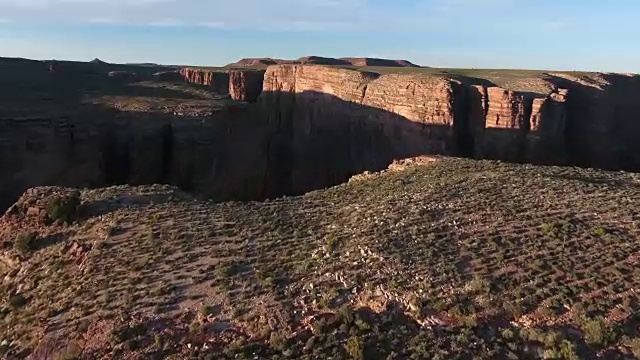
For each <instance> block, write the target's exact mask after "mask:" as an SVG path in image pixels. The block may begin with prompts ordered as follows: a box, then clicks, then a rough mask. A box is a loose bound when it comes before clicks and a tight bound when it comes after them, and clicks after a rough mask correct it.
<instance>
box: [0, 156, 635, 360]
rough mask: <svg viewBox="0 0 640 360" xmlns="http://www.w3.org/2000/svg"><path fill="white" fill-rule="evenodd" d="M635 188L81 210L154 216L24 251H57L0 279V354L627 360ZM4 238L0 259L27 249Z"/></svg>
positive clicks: (334, 194) (537, 174)
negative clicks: (45, 342)
mask: <svg viewBox="0 0 640 360" xmlns="http://www.w3.org/2000/svg"><path fill="white" fill-rule="evenodd" d="M635 176H636V175H634V174H625V173H620V172H617V173H608V172H602V171H595V170H588V169H574V168H560V167H535V166H529V165H509V164H503V163H496V162H489V161H469V160H459V159H450V160H442V161H440V162H438V163H435V164H432V165H429V166H427V167H423V168H416V169H411V170H407V171H404V172H399V173H388V174H385V175H381V176H379V177H373V178H370V179H366V180H362V181H358V182H353V183H350V184H347V185H342V186H338V187H334V188H330V189H326V190H322V191H316V192H313V193H310V194H307V195H304V196H299V197H288V198H282V199H278V200H273V201H269V202H265V203H258V202H248V203H210V202H204V201H198V200H193V201H182V200H180V197H179V196H177V195H176V196H172V194H174V193H175V192H176V191H177V190H175V189H174V188H171V187H168V186H161V185H155V186H145V187H126V186H125V187H111V188H103V189H93V190H83V192H82V194H81V198H82V199H83V201H86V202H100V201H112V200H111V199H119V198H121V197H125V196H126V197H129V198H130V197H131V196H132V194H134V193H135V194H137V195H139V196H145V197H149V198H153V203H149V204H147V205H145V206H139V207H131V206H130V207H124V206H123V207H121V208H114V209H113V210H112V212H109V213H106V214H100V215H99V216H91V215H90V214H89V215H88V216H86V217H85V214H84V213H83V216H82V219H83V221H82V223H81V224H80V223H78V222H77V221H76V222H73V221H72V222H71V223H70V224H69V225H68V226H57V225H53V224H52V225H51V226H50V227H41V228H39V229H38V235H37V238H38V240H37V241H36V240H25V241H24V243H25V244H32V243H34V242H36V243H37V242H39V241H40V239H47V237H48V236H50V235H52V232H55V234H57V233H58V232H61V233H63V235H64V236H65V237H64V238H65V239H67V238H68V240H65V241H64V242H59V243H56V242H51V244H49V245H47V246H43V247H38V249H39V250H38V251H37V252H33V250H28V252H31V253H32V255H31V256H22V257H19V260H20V262H19V263H8V264H9V265H7V267H6V268H0V270H1V271H2V272H1V273H0V278H1V279H4V281H3V283H2V287H3V288H2V291H3V292H4V293H5V294H20V296H21V297H17V298H14V297H11V296H8V295H7V296H6V297H5V299H4V300H3V301H4V303H0V326H1V329H0V330H2V334H6V339H7V343H8V344H12V345H10V346H9V345H7V346H5V347H2V348H0V351H2V355H3V356H5V357H6V356H8V355H7V354H10V355H15V356H14V358H25V357H26V355H28V353H29V352H30V351H32V350H33V349H36V348H37V346H38V344H39V342H40V341H41V340H42V336H41V335H40V334H41V333H39V332H38V331H39V330H38V329H40V326H43V327H44V326H45V325H46V326H54V325H55V326H57V327H58V328H59V331H60V333H61V334H63V335H67V336H69V337H70V338H71V337H72V335H75V334H77V333H82V334H95V333H100V331H103V332H105V333H106V334H107V335H106V336H105V337H106V338H109V341H108V343H106V340H105V344H102V345H100V344H98V345H96V346H97V348H98V350H96V353H95V354H89V355H87V356H88V357H87V358H91V356H93V358H104V359H120V358H123V357H126V355H128V354H129V353H132V354H145V356H146V354H154V355H153V356H158V357H159V358H162V356H165V357H168V356H177V358H203V359H206V358H207V357H209V358H216V359H236V358H238V359H239V358H246V359H253V358H265V359H271V358H280V359H285V358H295V359H301V360H310V359H317V358H328V357H333V358H335V359H345V358H346V359H374V360H376V359H416V360H418V359H438V358H440V359H451V358H465V359H466V358H474V359H496V358H500V359H519V358H528V357H530V356H533V357H540V358H541V357H546V358H556V359H578V358H597V356H598V354H603V353H604V352H609V353H615V354H627V355H629V356H630V354H633V353H635V354H636V356H637V355H638V353H640V350H639V349H640V345H638V344H639V342H638V341H639V340H638V339H639V334H637V333H636V332H635V329H637V327H638V325H640V318H639V317H638V315H637V314H638V313H640V295H638V293H637V292H636V291H635V290H634V289H637V288H638V287H640V280H639V279H640V272H639V271H638V270H637V266H635V264H636V263H637V249H638V247H639V246H640V242H639V241H640V240H639V239H640V228H638V227H637V226H635V225H634V224H635V222H636V218H637V216H638V215H640V213H639V212H638V211H639V210H638V208H637V203H638V202H639V201H640V189H638V187H637V186H636V185H634V184H635V182H634V181H635V180H634V179H635ZM593 179H597V180H598V181H594V180H593ZM504 184H509V186H504ZM612 184H613V185H612ZM522 189H529V190H530V191H523V190H522ZM85 219H86V220H85ZM115 219H117V221H116V220H115ZM114 224H117V231H113V232H110V231H109V229H110V226H111V227H114ZM4 225H6V229H7V230H6V231H7V232H6V236H4V235H5V233H3V234H2V235H3V238H2V239H3V240H5V241H6V242H7V243H11V242H13V244H11V246H9V245H7V249H8V250H10V251H9V252H10V253H12V251H13V249H12V246H14V247H15V246H18V245H16V244H17V243H18V242H17V241H16V240H14V239H16V238H17V237H18V235H16V234H22V233H25V234H29V230H30V229H29V228H20V229H19V230H18V229H15V228H12V227H11V226H12V224H10V223H6V224H4ZM3 229H4V228H3ZM599 229H602V230H599ZM27 239H28V238H27ZM332 239H341V240H340V241H338V240H332ZM96 240H99V243H100V246H98V245H97V242H96ZM330 244H332V245H330ZM34 248H35V247H32V246H31V245H29V246H26V247H25V249H34ZM15 249H16V250H17V248H15ZM328 250H331V251H328ZM16 261H17V260H16ZM3 266H4V265H3ZM12 266H13V267H12ZM212 304H215V307H214V306H212ZM98 324H99V325H98ZM433 324H437V326H435V328H437V331H436V330H433V329H434V328H432V327H431V325H433ZM96 327H98V328H96ZM214 338H215V339H216V341H217V342H207V341H205V339H214ZM16 344H18V345H16ZM188 344H190V347H189V346H188ZM204 345H206V349H205V346H204ZM196 349H197V350H196ZM531 354H533V355H531ZM543 355H544V356H543ZM83 356H84V354H83ZM149 356H151V355H149ZM621 356H622V355H621ZM9 358H10V357H9Z"/></svg>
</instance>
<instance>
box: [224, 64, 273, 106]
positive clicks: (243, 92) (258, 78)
mask: <svg viewBox="0 0 640 360" xmlns="http://www.w3.org/2000/svg"><path fill="white" fill-rule="evenodd" d="M264 73H265V72H264V71H263V70H231V71H229V95H231V98H232V99H233V100H239V101H248V102H255V101H256V100H258V96H260V94H261V93H262V83H263V82H264Z"/></svg>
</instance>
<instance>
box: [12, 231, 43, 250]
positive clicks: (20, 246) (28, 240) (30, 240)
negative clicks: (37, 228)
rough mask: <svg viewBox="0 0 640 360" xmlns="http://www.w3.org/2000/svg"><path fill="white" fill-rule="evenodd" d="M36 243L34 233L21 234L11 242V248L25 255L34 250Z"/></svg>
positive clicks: (36, 236)
mask: <svg viewBox="0 0 640 360" xmlns="http://www.w3.org/2000/svg"><path fill="white" fill-rule="evenodd" d="M37 241H38V234H37V233H35V232H23V233H20V234H18V236H16V239H15V241H14V242H13V248H14V249H15V250H16V251H17V252H19V253H21V254H27V253H29V252H31V251H33V250H35V249H36V242H37Z"/></svg>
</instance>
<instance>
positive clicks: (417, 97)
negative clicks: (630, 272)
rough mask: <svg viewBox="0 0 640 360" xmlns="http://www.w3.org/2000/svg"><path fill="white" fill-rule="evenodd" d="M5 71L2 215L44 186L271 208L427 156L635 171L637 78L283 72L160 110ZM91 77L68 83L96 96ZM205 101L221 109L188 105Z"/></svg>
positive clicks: (639, 109)
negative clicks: (529, 81)
mask: <svg viewBox="0 0 640 360" xmlns="http://www.w3.org/2000/svg"><path fill="white" fill-rule="evenodd" d="M33 66H38V69H40V65H39V64H36V65H33ZM7 69H8V71H6V72H2V71H0V79H5V80H6V81H7V82H9V83H11V84H13V87H12V88H11V91H5V92H2V93H0V95H1V96H0V168H1V169H2V172H1V173H0V189H1V190H0V208H6V207H7V206H9V205H10V204H11V203H12V202H13V201H14V200H15V199H17V197H18V196H19V195H20V194H21V193H22V192H23V191H24V190H25V189H27V188H29V187H32V186H39V185H64V186H83V187H98V186H104V185H111V184H149V183H169V184H174V185H177V186H180V187H181V188H183V189H186V190H189V191H193V192H195V193H198V194H201V195H203V196H206V197H209V198H212V199H215V200H249V199H264V198H270V197H277V196H282V195H289V194H301V193H304V192H307V191H310V190H314V189H319V188H324V187H327V186H331V185H335V184H338V183H341V182H344V181H347V180H348V179H349V178H350V177H351V176H352V175H354V174H358V173H361V172H364V171H379V170H382V169H385V168H386V167H387V166H388V165H389V164H390V163H391V162H392V161H393V160H395V159H402V158H408V157H414V156H419V155H428V154H442V155H453V156H464V157H474V158H488V159H498V160H505V161H515V162H530V163H537V164H569V165H579V166H593V167H600V168H606V169H624V170H631V171H640V142H639V141H638V134H640V102H638V101H637V99H638V96H639V95H640V80H639V79H640V77H638V76H631V75H629V76H627V75H610V74H597V75H589V76H585V77H581V78H574V77H570V76H568V75H562V74H546V78H545V81H548V82H549V83H550V84H552V85H553V86H551V87H550V88H551V89H552V90H551V91H550V92H549V93H546V94H545V93H534V92H518V91H513V90H509V89H505V88H500V87H498V86H495V85H493V84H492V83H484V84H481V85H479V84H477V82H473V81H469V80H468V79H465V78H461V77H460V78H454V77H450V76H445V75H426V74H388V75H380V74H377V73H369V72H359V71H354V70H348V69H341V68H335V67H324V66H315V65H277V66H271V67H269V68H268V69H267V70H266V72H254V71H251V70H246V71H238V72H236V71H231V72H230V75H228V76H229V78H228V80H227V83H228V84H227V86H228V87H227V89H231V94H230V95H231V97H233V98H235V99H239V100H243V101H242V102H238V101H233V100H230V99H228V98H225V99H223V100H220V99H218V100H207V99H195V100H193V99H188V98H185V97H184V96H185V93H182V94H180V95H179V96H178V97H177V98H175V99H169V100H171V101H169V100H167V99H166V96H169V95H171V94H170V93H169V91H170V90H169V89H165V90H154V91H164V92H163V93H161V94H159V95H158V96H160V97H161V98H162V99H163V100H162V103H161V104H159V105H158V109H163V110H157V111H150V112H145V111H131V110H123V109H118V108H113V107H105V106H103V105H99V104H85V103H82V102H75V101H79V100H78V99H82V98H84V97H85V96H86V93H85V92H84V90H81V91H78V92H77V94H69V95H68V96H67V95H64V94H62V95H64V96H62V95H60V93H61V90H60V89H62V88H57V87H55V86H57V85H55V84H56V82H57V80H56V77H57V76H58V75H60V74H57V73H50V72H49V71H48V70H47V68H46V67H43V68H42V69H40V70H41V72H38V73H36V72H35V71H34V72H30V73H28V74H23V75H21V76H18V75H16V72H15V71H12V70H11V69H10V68H7ZM40 70H39V71H40ZM248 74H249V75H248ZM69 76H71V75H69ZM83 76H84V75H83ZM182 76H185V77H186V80H187V81H193V82H199V83H202V84H205V85H206V84H207V83H208V84H211V82H215V81H216V80H215V77H213V76H212V75H211V76H210V75H203V74H199V73H193V72H188V71H184V70H183V73H182ZM105 78H106V76H105ZM82 79H85V78H82ZM95 79H96V78H95V77H93V76H89V77H86V79H85V80H77V81H76V82H74V83H73V84H75V85H77V86H79V87H84V88H86V89H91V91H93V90H92V89H93V84H94V81H96V80H95ZM229 79H230V81H229ZM63 80H64V81H62V82H61V83H62V84H64V85H66V84H69V81H67V79H63ZM222 83H224V81H223V82H222ZM42 84H44V85H42ZM38 86H40V87H42V89H40V90H38V91H35V92H34V90H33V89H37V88H38ZM105 86H106V87H105V88H104V91H105V94H104V95H106V97H107V98H109V96H110V95H114V94H116V95H117V94H125V95H123V96H124V97H123V99H124V100H121V101H124V103H127V102H128V101H131V100H130V99H137V98H135V97H133V98H131V97H129V96H130V95H131V94H132V93H131V89H130V86H129V85H127V84H120V83H108V84H107V85H105ZM185 86H186V85H185ZM64 89H67V90H68V89H69V87H68V86H67V87H64ZM160 89H162V88H160ZM45 90H46V91H45ZM65 91H66V90H65ZM227 91H228V90H227ZM43 94H45V95H43ZM46 94H49V95H46ZM149 94H150V95H151V94H156V93H151V92H149ZM58 95H60V96H62V98H61V99H60V100H57V98H56V96H58ZM134 95H135V93H134ZM153 96H155V95H153ZM256 99H257V103H256V104H251V103H247V102H246V101H253V100H256ZM72 100H73V101H72ZM135 101H142V100H135ZM209 101H212V102H213V101H220V102H221V104H220V106H217V105H216V106H213V107H212V109H213V110H211V111H209V110H207V111H201V112H200V113H197V112H196V113H190V112H188V111H185V110H184V109H188V108H189V105H190V104H191V105H193V103H198V104H209ZM174 103H175V104H178V105H170V104H174ZM54 105H55V106H54ZM136 106H137V105H136ZM171 106H174V107H175V109H180V110H179V111H177V110H175V109H174V110H175V111H174V110H170V109H169V107H171ZM35 108H38V109H39V110H41V111H34V110H33V109H35ZM134 108H135V106H134Z"/></svg>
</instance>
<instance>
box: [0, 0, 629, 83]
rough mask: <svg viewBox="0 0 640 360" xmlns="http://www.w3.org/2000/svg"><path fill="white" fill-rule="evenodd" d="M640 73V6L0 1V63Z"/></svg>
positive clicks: (566, 1)
mask: <svg viewBox="0 0 640 360" xmlns="http://www.w3.org/2000/svg"><path fill="white" fill-rule="evenodd" d="M305 55H320V56H335V57H341V56H370V57H386V58H402V59H407V60H411V61H413V62H415V63H418V64H421V65H430V66H441V67H475V68H532V69H557V70H598V71H621V72H640V1H638V0H615V1H614V0H609V1H605V0H597V1H596V0H537V1H530V0H526V1H525V0H385V1H383V0H224V1H222V0H0V56H17V57H26V58H35V59H52V58H55V59H70V60H87V61H88V60H91V59H93V58H95V57H98V58H100V59H103V60H105V61H110V62H157V63H164V64H192V65H212V66H213V65H224V64H226V63H229V62H232V61H235V60H237V59H239V58H242V57H275V58H298V57H300V56H305Z"/></svg>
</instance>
